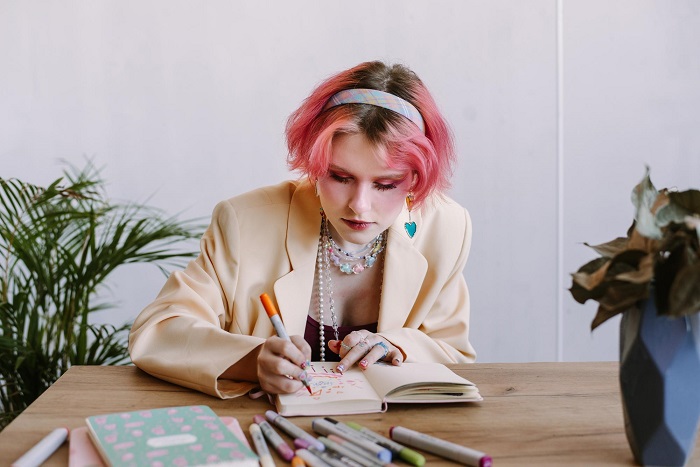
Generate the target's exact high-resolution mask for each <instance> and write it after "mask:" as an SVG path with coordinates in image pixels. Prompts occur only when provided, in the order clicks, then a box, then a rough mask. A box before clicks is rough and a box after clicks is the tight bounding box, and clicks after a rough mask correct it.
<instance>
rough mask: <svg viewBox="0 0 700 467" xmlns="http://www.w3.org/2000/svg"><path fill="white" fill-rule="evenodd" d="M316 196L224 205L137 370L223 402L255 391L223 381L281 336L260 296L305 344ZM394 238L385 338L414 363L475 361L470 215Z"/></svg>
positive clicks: (435, 216)
mask: <svg viewBox="0 0 700 467" xmlns="http://www.w3.org/2000/svg"><path fill="white" fill-rule="evenodd" d="M319 208H320V204H319V201H318V198H317V197H316V196H315V193H314V189H313V187H312V186H311V185H310V184H309V183H308V182H306V181H288V182H284V183H281V184H279V185H276V186H271V187H266V188H261V189H258V190H255V191H252V192H250V193H246V194H243V195H241V196H237V197H234V198H231V199H229V200H226V201H223V202H221V203H219V204H218V205H217V206H216V208H215V209H214V213H213V216H212V222H211V224H210V225H209V227H208V228H207V230H206V232H205V234H204V235H203V237H202V240H201V245H200V246H201V252H200V255H199V257H198V258H197V259H196V260H193V261H191V262H190V263H189V264H188V266H187V267H186V268H185V269H184V270H183V271H176V272H173V273H172V274H171V275H170V277H169V278H168V280H167V281H166V283H165V285H164V287H163V289H162V290H161V292H160V294H159V295H158V296H157V298H156V299H155V301H154V302H153V303H151V304H150V305H148V306H147V307H146V308H145V309H144V310H143V311H142V312H141V313H140V314H139V316H138V317H137V318H136V320H135V321H134V324H133V327H132V329H131V332H130V335H129V352H130V354H131V359H132V361H133V362H134V363H135V364H136V366H138V367H139V368H141V369H142V370H144V371H146V372H148V373H150V374H151V375H153V376H156V377H158V378H161V379H164V380H166V381H170V382H172V383H176V384H179V385H182V386H186V387H188V388H193V389H197V390H199V391H202V392H205V393H207V394H211V395H214V396H217V397H220V398H230V397H236V396H240V395H243V394H245V393H247V392H248V391H249V390H251V389H252V388H253V387H254V386H255V385H254V384H252V383H247V382H235V381H229V380H224V379H219V376H220V375H221V374H222V373H223V372H224V371H225V370H226V369H228V368H229V367H230V366H231V365H232V364H234V363H235V362H236V361H238V360H239V359H241V358H242V357H244V356H245V355H246V354H248V353H249V352H251V351H252V350H253V349H254V348H255V347H257V346H258V345H260V344H262V343H263V341H264V340H265V339H267V338H268V337H270V336H273V335H275V331H274V328H273V327H272V324H271V323H270V320H269V318H268V317H267V314H266V313H265V310H264V309H263V307H262V304H261V303H260V298H259V297H260V294H262V293H263V292H267V293H268V294H270V295H271V296H272V297H273V298H274V300H275V301H276V302H277V306H278V308H279V310H280V314H281V316H282V319H283V321H284V323H285V326H286V327H287V332H288V333H289V334H290V335H294V334H297V335H302V336H303V335H304V328H305V325H306V317H307V315H308V313H309V304H310V302H311V297H312V296H313V285H314V267H315V264H316V251H317V247H318V238H319V229H320V223H321V217H320V215H319ZM411 217H412V220H413V221H415V222H416V224H417V226H418V231H417V233H416V234H415V236H414V237H413V238H412V239H411V238H409V237H408V235H407V234H406V232H405V230H404V222H406V221H407V220H408V212H407V211H406V209H405V208H404V211H403V212H402V213H401V214H400V215H399V217H398V218H397V220H396V222H395V223H394V224H393V225H392V226H391V227H390V228H389V233H388V238H387V247H386V257H385V265H384V282H383V289H382V298H381V302H380V306H379V319H378V323H377V327H378V330H377V332H378V333H379V334H381V335H382V336H383V337H384V338H386V339H387V340H389V341H390V342H391V343H392V344H394V345H395V346H397V347H399V348H400V349H401V350H402V351H403V352H404V354H405V355H406V361H409V362H410V361H414V362H420V361H431V362H442V363H457V362H473V361H474V360H475V358H476V356H475V353H474V349H473V348H472V346H471V344H470V343H469V338H468V334H469V293H468V290H467V285H466V282H465V280H464V276H463V275H462V271H463V269H464V266H465V264H466V261H467V255H468V253H469V247H470V243H471V221H470V218H469V214H468V213H467V211H466V210H465V209H464V208H462V207H461V206H459V205H458V204H457V203H455V202H454V201H452V200H450V199H447V198H444V199H439V200H437V199H436V200H432V201H430V202H429V204H428V203H425V204H424V206H423V207H422V209H421V210H420V212H415V211H414V212H412V213H411Z"/></svg>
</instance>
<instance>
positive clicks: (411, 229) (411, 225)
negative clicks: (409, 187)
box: [403, 192, 416, 238]
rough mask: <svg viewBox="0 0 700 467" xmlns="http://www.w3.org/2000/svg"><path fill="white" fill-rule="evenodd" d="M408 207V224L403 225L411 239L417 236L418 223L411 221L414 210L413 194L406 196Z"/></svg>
mask: <svg viewBox="0 0 700 467" xmlns="http://www.w3.org/2000/svg"><path fill="white" fill-rule="evenodd" d="M406 207H408V222H405V223H404V224H403V227H404V229H406V233H407V234H408V237H409V238H413V236H414V235H415V234H416V223H415V222H413V221H412V220H411V210H413V192H409V193H408V196H406Z"/></svg>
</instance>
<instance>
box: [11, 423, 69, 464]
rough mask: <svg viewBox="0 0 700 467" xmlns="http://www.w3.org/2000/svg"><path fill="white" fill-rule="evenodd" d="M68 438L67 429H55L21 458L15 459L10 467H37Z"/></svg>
mask: <svg viewBox="0 0 700 467" xmlns="http://www.w3.org/2000/svg"><path fill="white" fill-rule="evenodd" d="M66 438H68V428H65V427H61V428H56V429H55V430H53V431H52V432H51V433H49V434H48V435H46V436H45V437H44V438H43V439H42V440H41V441H39V442H38V443H36V444H35V445H34V447H32V448H31V449H30V450H29V451H27V452H26V453H24V455H23V456H22V457H20V458H19V459H17V460H16V461H15V462H14V463H13V464H12V467H35V466H36V467H38V466H40V465H41V464H42V463H43V462H44V461H45V460H46V459H48V458H49V456H51V454H53V453H54V452H55V451H56V449H58V448H59V447H60V446H61V444H63V442H64V441H65V440H66Z"/></svg>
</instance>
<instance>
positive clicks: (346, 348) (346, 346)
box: [340, 342, 352, 352]
mask: <svg viewBox="0 0 700 467" xmlns="http://www.w3.org/2000/svg"><path fill="white" fill-rule="evenodd" d="M340 346H341V347H342V348H344V349H345V350H346V351H347V352H349V351H350V350H351V349H352V347H350V346H349V345H348V344H346V343H345V342H341V343H340Z"/></svg>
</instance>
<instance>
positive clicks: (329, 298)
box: [316, 209, 387, 362]
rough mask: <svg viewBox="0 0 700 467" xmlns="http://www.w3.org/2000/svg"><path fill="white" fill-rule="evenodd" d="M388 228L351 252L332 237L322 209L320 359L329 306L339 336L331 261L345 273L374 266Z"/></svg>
mask: <svg viewBox="0 0 700 467" xmlns="http://www.w3.org/2000/svg"><path fill="white" fill-rule="evenodd" d="M386 237H387V234H386V231H384V232H382V233H380V234H379V235H377V236H376V237H375V238H374V240H372V241H371V242H369V243H368V244H367V245H365V246H364V247H362V248H360V249H359V250H357V251H354V252H348V251H345V250H343V249H342V248H340V247H339V246H338V244H337V243H336V242H335V240H333V236H332V235H331V231H330V228H329V227H328V219H327V218H326V214H325V213H324V212H323V209H322V210H321V233H320V235H319V239H318V251H317V253H316V277H317V284H316V285H317V299H318V303H317V305H318V322H319V330H318V342H319V349H320V356H321V361H322V362H325V361H326V335H325V330H324V328H323V326H324V324H323V323H324V320H323V315H324V311H325V309H326V302H327V306H328V311H329V312H330V315H331V325H332V327H333V333H334V334H335V340H340V339H339V337H340V336H339V334H338V317H337V316H336V314H335V304H334V303H333V281H332V279H331V264H333V265H334V266H336V267H337V268H338V269H340V271H342V272H343V273H345V274H360V273H361V272H362V271H364V270H365V269H367V268H371V267H372V266H374V264H375V263H376V262H377V257H378V256H379V254H380V253H381V252H382V251H384V248H386Z"/></svg>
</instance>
